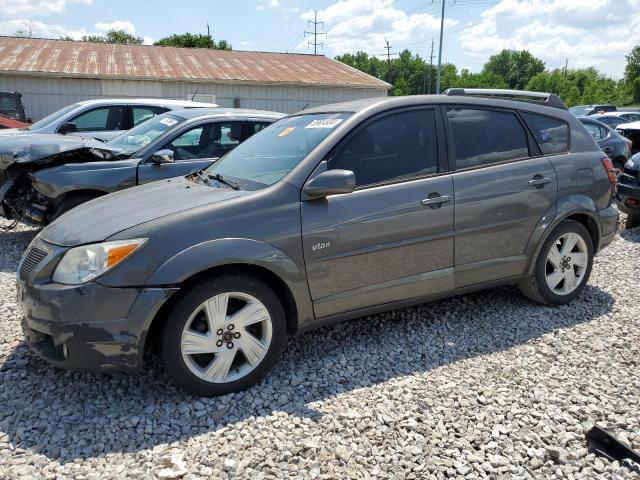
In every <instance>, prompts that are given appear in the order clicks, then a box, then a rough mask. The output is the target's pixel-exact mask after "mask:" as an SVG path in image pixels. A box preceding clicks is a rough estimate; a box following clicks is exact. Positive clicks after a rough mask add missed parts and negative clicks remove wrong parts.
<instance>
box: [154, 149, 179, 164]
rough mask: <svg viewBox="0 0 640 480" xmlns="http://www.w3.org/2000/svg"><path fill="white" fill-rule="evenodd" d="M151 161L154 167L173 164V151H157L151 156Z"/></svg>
mask: <svg viewBox="0 0 640 480" xmlns="http://www.w3.org/2000/svg"><path fill="white" fill-rule="evenodd" d="M151 161H152V162H153V163H155V164H156V165H165V164H167V163H174V162H175V159H174V158H173V150H170V149H168V148H163V149H162V150H158V151H157V152H156V153H154V154H153V155H151Z"/></svg>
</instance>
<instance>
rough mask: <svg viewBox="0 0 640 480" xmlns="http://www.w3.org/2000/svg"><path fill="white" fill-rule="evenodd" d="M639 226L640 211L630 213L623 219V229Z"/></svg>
mask: <svg viewBox="0 0 640 480" xmlns="http://www.w3.org/2000/svg"><path fill="white" fill-rule="evenodd" d="M638 226H640V213H630V214H628V215H627V218H626V220H625V221H624V228H625V230H629V229H630V228H636V227H638Z"/></svg>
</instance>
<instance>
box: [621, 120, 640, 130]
mask: <svg viewBox="0 0 640 480" xmlns="http://www.w3.org/2000/svg"><path fill="white" fill-rule="evenodd" d="M616 129H620V130H640V122H629V123H621V124H620V125H618V126H617V127H616Z"/></svg>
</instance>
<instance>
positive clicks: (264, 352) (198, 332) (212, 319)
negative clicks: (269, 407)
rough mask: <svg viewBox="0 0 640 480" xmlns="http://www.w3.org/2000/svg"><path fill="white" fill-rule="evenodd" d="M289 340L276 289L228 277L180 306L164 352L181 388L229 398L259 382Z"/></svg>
mask: <svg viewBox="0 0 640 480" xmlns="http://www.w3.org/2000/svg"><path fill="white" fill-rule="evenodd" d="M285 336H286V328H285V316H284V310H283V308H282V304H281V303H280V300H279V299H278V297H277V295H276V294H275V293H274V292H273V290H271V288H269V287H268V286H267V285H266V284H265V283H263V282H262V281H260V280H259V279H257V278H254V277H252V276H247V275H225V276H221V277H217V278H213V279H211V280H209V281H206V282H204V283H202V284H200V285H198V286H196V287H194V288H192V289H191V290H189V291H188V292H187V293H186V294H185V295H184V296H183V297H182V298H181V299H180V300H179V301H178V302H177V304H176V305H175V308H174V309H173V311H172V313H171V314H170V316H169V319H168V322H167V324H166V327H165V329H164V332H163V335H162V342H161V350H162V351H161V353H162V357H163V359H164V363H165V366H166V369H167V371H168V372H169V374H170V375H171V376H172V377H173V379H174V380H175V382H176V383H177V384H178V385H180V386H181V387H183V388H184V389H186V390H188V391H190V392H192V393H195V394H197V395H205V396H212V395H224V394H226V393H231V392H237V391H240V390H244V389H246V388H248V387H250V386H252V385H254V384H255V383H256V382H258V381H259V380H260V379H261V378H262V376H263V375H264V374H265V373H266V372H267V371H268V370H269V369H270V368H271V367H272V366H273V364H274V363H275V362H276V360H277V358H278V356H279V355H280V352H281V350H282V346H283V344H284V340H285Z"/></svg>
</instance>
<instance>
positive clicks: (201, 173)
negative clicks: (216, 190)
mask: <svg viewBox="0 0 640 480" xmlns="http://www.w3.org/2000/svg"><path fill="white" fill-rule="evenodd" d="M191 175H195V176H196V177H198V180H200V181H201V182H202V183H204V184H205V185H211V182H210V181H209V178H208V177H207V176H206V175H205V174H204V170H198V171H197V172H193V173H192V174H191Z"/></svg>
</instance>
